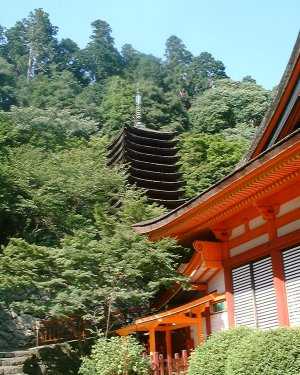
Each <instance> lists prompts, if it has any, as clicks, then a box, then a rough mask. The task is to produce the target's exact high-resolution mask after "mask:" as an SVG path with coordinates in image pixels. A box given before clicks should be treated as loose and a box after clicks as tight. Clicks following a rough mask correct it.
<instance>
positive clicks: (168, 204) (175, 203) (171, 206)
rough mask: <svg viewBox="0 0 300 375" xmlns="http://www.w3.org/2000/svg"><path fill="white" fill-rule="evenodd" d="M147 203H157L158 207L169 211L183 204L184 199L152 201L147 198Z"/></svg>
mask: <svg viewBox="0 0 300 375" xmlns="http://www.w3.org/2000/svg"><path fill="white" fill-rule="evenodd" d="M149 201H150V202H151V203H157V204H159V205H160V206H165V207H167V208H168V209H169V210H172V209H174V208H177V207H179V206H181V205H183V204H184V203H186V201H187V200H186V199H154V198H149Z"/></svg>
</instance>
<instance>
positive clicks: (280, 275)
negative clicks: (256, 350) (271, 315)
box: [271, 250, 289, 326]
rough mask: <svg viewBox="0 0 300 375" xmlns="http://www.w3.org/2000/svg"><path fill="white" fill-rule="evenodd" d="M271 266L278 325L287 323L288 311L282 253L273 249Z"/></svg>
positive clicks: (286, 324)
mask: <svg viewBox="0 0 300 375" xmlns="http://www.w3.org/2000/svg"><path fill="white" fill-rule="evenodd" d="M271 258H272V267H273V282H274V289H275V294H276V302H277V311H278V323H279V325H280V326H288V325H289V313H288V307H287V298H286V291H285V282H284V270H283V261H282V254H281V252H279V251H276V250H273V251H272V252H271Z"/></svg>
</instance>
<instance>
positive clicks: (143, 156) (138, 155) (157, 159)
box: [125, 147, 180, 164]
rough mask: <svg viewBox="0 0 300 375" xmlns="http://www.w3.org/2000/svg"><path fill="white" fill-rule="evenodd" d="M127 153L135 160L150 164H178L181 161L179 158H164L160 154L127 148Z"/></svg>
mask: <svg viewBox="0 0 300 375" xmlns="http://www.w3.org/2000/svg"><path fill="white" fill-rule="evenodd" d="M125 153H126V154H127V155H128V156H130V157H132V158H133V159H136V160H140V161H146V162H150V163H158V164H176V163H177V162H178V161H179V160H180V157H179V156H164V155H160V154H158V153H157V154H147V153H146V152H139V151H135V150H132V149H130V148H129V147H126V151H125Z"/></svg>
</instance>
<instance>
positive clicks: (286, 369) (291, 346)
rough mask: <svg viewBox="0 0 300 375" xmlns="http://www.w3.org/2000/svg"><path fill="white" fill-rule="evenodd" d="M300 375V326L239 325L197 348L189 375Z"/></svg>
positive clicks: (214, 336)
mask: <svg viewBox="0 0 300 375" xmlns="http://www.w3.org/2000/svg"><path fill="white" fill-rule="evenodd" d="M204 374H205V375H215V374H218V375H262V374H266V375H281V374H282V375H299V374H300V329H289V328H278V329H274V330H269V331H259V330H251V329H246V328H236V329H233V330H228V331H224V332H221V333H216V334H213V335H212V336H211V337H210V338H209V339H208V341H207V342H206V344H205V345H203V346H199V347H197V348H196V350H195V351H194V353H193V354H192V356H191V359H190V367H189V372H188V375H204Z"/></svg>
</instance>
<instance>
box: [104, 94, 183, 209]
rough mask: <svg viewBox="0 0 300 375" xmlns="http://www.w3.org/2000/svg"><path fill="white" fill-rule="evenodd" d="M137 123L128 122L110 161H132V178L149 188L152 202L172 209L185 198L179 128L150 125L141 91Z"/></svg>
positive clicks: (149, 196)
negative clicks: (144, 115) (145, 119)
mask: <svg viewBox="0 0 300 375" xmlns="http://www.w3.org/2000/svg"><path fill="white" fill-rule="evenodd" d="M136 107H137V110H136V118H135V122H134V126H126V127H124V128H123V129H122V131H121V132H120V134H119V135H118V136H117V137H116V139H115V140H114V141H113V142H112V143H111V145H110V146H109V148H108V165H110V166H113V165H116V164H117V163H124V164H127V165H128V175H129V176H128V180H129V182H130V183H132V184H135V185H136V186H138V187H139V188H143V189H145V190H146V194H147V196H148V198H149V200H150V201H151V202H156V203H158V204H160V205H163V206H165V207H167V208H168V209H173V208H177V207H178V206H180V205H181V204H183V203H184V202H185V199H184V198H183V193H184V190H183V189H182V187H183V184H184V183H183V181H182V180H181V173H180V172H179V164H178V162H179V159H180V157H179V156H178V155H177V147H176V144H177V139H176V133H175V132H161V131H155V130H151V129H147V128H146V127H145V126H144V125H143V124H142V122H141V95H140V94H139V93H138V94H137V96H136Z"/></svg>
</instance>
